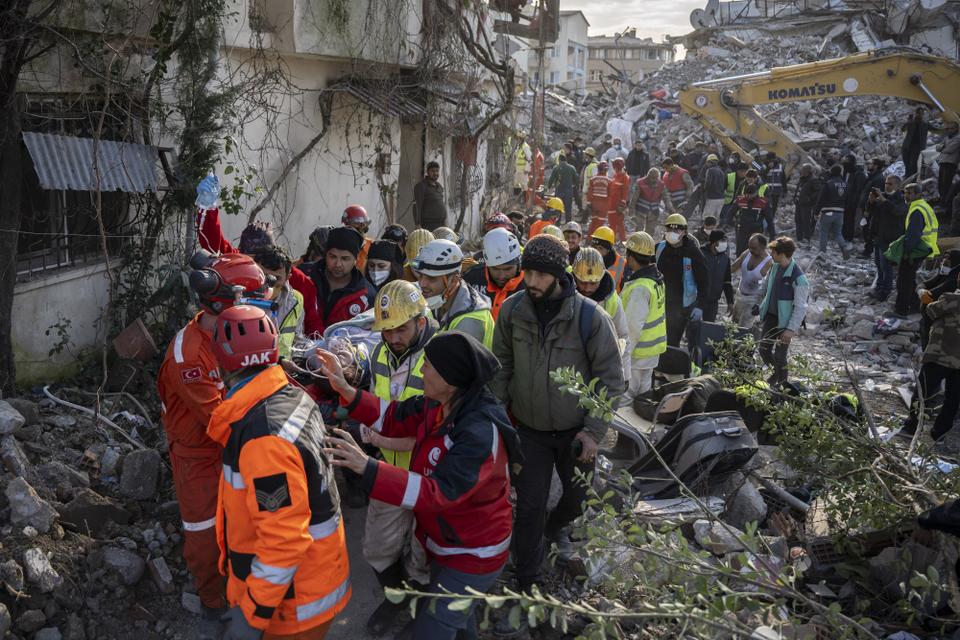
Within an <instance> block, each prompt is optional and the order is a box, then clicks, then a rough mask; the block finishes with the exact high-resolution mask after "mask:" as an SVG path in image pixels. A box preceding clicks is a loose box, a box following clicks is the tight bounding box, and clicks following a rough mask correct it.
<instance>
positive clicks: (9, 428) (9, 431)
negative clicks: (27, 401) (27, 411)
mask: <svg viewBox="0 0 960 640" xmlns="http://www.w3.org/2000/svg"><path fill="white" fill-rule="evenodd" d="M26 423H27V420H26V418H24V417H23V414H21V413H20V412H19V411H17V410H16V409H15V408H14V407H13V405H11V404H10V403H9V402H7V401H5V400H0V436H9V435H13V434H14V433H16V432H17V431H18V430H19V429H20V427H22V426H23V425H25V424H26Z"/></svg>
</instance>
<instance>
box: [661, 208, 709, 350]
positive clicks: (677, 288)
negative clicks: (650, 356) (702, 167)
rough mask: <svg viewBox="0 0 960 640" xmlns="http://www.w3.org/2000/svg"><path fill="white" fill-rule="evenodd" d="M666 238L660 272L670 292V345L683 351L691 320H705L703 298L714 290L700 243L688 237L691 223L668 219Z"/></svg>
mask: <svg viewBox="0 0 960 640" xmlns="http://www.w3.org/2000/svg"><path fill="white" fill-rule="evenodd" d="M664 226H665V227H666V234H665V236H664V238H665V239H664V240H662V241H660V242H659V243H657V249H656V255H657V268H658V269H659V270H660V273H661V274H663V283H664V287H665V291H666V310H667V344H668V345H669V346H671V347H679V346H680V339H681V338H682V337H683V334H684V332H685V331H686V329H687V323H688V322H689V321H690V320H693V321H695V322H700V321H701V320H703V300H704V298H703V296H704V295H705V294H706V293H707V288H708V287H709V286H710V278H709V276H708V275H707V263H706V260H704V257H703V253H702V252H701V251H700V248H699V247H698V246H697V241H696V240H694V239H693V238H691V237H689V236H688V235H687V219H686V218H684V217H683V216H682V215H680V214H679V213H674V214H672V215H670V216H667V219H666V220H665V221H664Z"/></svg>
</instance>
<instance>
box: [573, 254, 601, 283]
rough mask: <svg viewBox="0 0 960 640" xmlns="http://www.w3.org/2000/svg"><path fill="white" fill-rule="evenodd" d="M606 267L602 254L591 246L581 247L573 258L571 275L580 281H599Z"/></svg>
mask: <svg viewBox="0 0 960 640" xmlns="http://www.w3.org/2000/svg"><path fill="white" fill-rule="evenodd" d="M606 272H607V268H606V267H605V266H604V264H603V256H601V255H600V252H599V251H597V250H596V249H594V248H593V247H586V248H581V249H580V251H577V257H576V258H574V260H573V277H574V278H576V279H577V280H579V281H580V282H600V281H601V280H603V274H605V273H606Z"/></svg>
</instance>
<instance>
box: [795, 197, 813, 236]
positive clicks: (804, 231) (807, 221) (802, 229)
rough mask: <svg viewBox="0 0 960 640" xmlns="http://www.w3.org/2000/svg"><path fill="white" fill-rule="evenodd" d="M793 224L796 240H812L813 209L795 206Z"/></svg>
mask: <svg viewBox="0 0 960 640" xmlns="http://www.w3.org/2000/svg"><path fill="white" fill-rule="evenodd" d="M793 220H794V224H796V227H797V228H796V231H795V232H794V233H796V235H797V240H800V241H804V240H812V239H813V207H808V206H803V205H799V204H798V205H797V207H796V209H794V212H793Z"/></svg>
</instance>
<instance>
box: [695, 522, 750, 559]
mask: <svg viewBox="0 0 960 640" xmlns="http://www.w3.org/2000/svg"><path fill="white" fill-rule="evenodd" d="M728 528H729V529H732V530H733V534H734V535H731V533H730V532H729V531H727V529H728ZM743 535H744V534H743V532H742V531H739V530H737V529H736V528H734V527H729V526H727V527H724V526H723V523H721V522H717V521H713V522H711V521H709V520H697V521H696V522H694V523H693V537H694V539H695V540H696V541H697V544H699V545H700V546H701V547H703V548H704V549H706V550H707V551H709V552H710V553H712V554H714V555H717V556H722V555H725V554H727V553H733V552H736V551H743V550H744V549H745V547H744V546H743V544H742V543H741V542H740V540H739V539H738V538H739V537H740V536H743Z"/></svg>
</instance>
